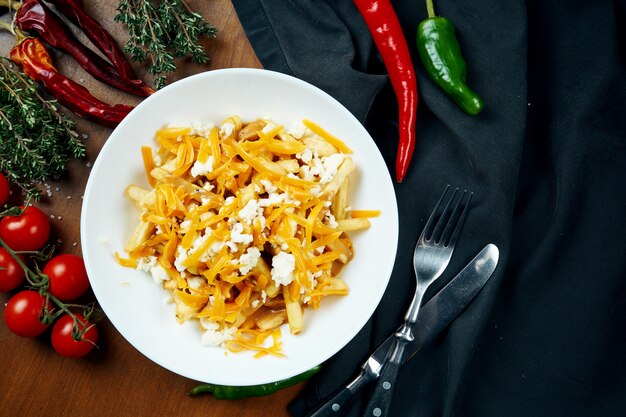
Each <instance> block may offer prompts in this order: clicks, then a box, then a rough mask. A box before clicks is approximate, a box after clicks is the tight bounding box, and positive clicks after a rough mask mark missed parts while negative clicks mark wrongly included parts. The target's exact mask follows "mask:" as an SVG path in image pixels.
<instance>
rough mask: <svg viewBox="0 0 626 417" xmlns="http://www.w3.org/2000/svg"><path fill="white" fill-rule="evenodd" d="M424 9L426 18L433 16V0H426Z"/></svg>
mask: <svg viewBox="0 0 626 417" xmlns="http://www.w3.org/2000/svg"><path fill="white" fill-rule="evenodd" d="M426 10H428V18H429V19H432V18H433V17H435V16H436V15H435V6H433V0H426Z"/></svg>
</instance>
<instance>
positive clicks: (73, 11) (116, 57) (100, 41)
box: [48, 0, 137, 79]
mask: <svg viewBox="0 0 626 417" xmlns="http://www.w3.org/2000/svg"><path fill="white" fill-rule="evenodd" d="M48 2H49V3H52V4H54V5H55V6H56V7H57V9H58V10H60V11H61V12H62V13H63V15H64V16H65V17H67V18H68V19H69V20H70V21H71V22H72V23H74V24H75V25H76V26H77V27H79V28H80V29H82V30H83V32H84V33H85V35H87V37H88V38H89V40H90V41H91V42H92V43H93V44H94V45H95V46H96V48H98V49H99V50H100V51H101V52H102V53H103V54H104V55H105V56H106V57H107V58H108V59H109V61H111V63H112V64H113V66H114V67H115V68H116V69H117V72H118V73H119V74H120V76H121V77H123V78H128V79H136V78H137V76H136V75H135V71H134V70H133V68H132V67H131V65H130V62H128V60H127V59H126V56H125V55H124V53H123V52H122V50H121V49H120V47H119V46H118V45H117V42H116V41H115V39H114V38H113V37H112V36H111V34H110V33H109V32H107V30H106V29H105V28H104V27H102V25H101V24H100V23H98V22H97V21H96V20H95V19H93V18H92V17H91V16H90V15H89V14H88V13H87V11H86V10H85V8H84V6H83V2H82V1H81V0H48Z"/></svg>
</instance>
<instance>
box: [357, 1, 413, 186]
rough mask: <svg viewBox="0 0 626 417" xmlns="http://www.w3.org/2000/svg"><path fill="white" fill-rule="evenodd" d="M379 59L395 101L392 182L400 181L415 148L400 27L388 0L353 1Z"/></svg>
mask: <svg viewBox="0 0 626 417" xmlns="http://www.w3.org/2000/svg"><path fill="white" fill-rule="evenodd" d="M353 1H354V4H355V5H356V7H357V8H358V9H359V12H360V13H361V15H362V16H363V19H364V20H365V23H366V24H367V27H368V28H369V30H370V33H371V34H372V38H373V39H374V43H375V44H376V47H377V48H378V51H379V52H380V55H381V56H382V58H383V62H384V63H385V67H386V68H387V72H388V73H389V78H390V79H391V85H392V86H393V89H394V91H395V93H396V97H397V99H398V113H399V114H398V131H399V142H398V154H397V156H396V180H397V181H398V182H402V180H403V179H404V176H405V175H406V172H407V170H408V168H409V165H410V163H411V158H412V156H413V150H414V149H415V118H416V114H417V101H418V98H417V81H416V78H415V69H414V68H413V61H412V60H411V55H410V53H409V47H408V45H407V42H406V39H405V37H404V33H403V32H402V27H401V26H400V22H399V20H398V16H397V15H396V12H395V10H394V9H393V6H392V5H391V2H390V1H389V0H353Z"/></svg>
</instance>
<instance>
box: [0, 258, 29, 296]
mask: <svg viewBox="0 0 626 417" xmlns="http://www.w3.org/2000/svg"><path fill="white" fill-rule="evenodd" d="M20 259H21V260H22V262H23V261H24V258H22V257H21V256H20ZM25 276H26V274H25V273H24V270H23V269H22V267H21V266H20V264H18V263H17V261H16V260H15V259H13V257H12V256H11V254H10V253H9V252H7V250H6V249H4V248H1V247H0V292H9V291H13V290H14V289H16V288H17V287H19V286H20V284H21V283H22V281H24V277H25Z"/></svg>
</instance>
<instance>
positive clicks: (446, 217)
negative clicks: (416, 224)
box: [429, 188, 463, 244]
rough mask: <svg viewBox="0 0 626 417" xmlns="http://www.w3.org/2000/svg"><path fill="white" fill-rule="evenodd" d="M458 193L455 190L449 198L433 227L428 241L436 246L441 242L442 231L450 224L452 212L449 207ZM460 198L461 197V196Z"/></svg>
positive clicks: (457, 190)
mask: <svg viewBox="0 0 626 417" xmlns="http://www.w3.org/2000/svg"><path fill="white" fill-rule="evenodd" d="M458 192H459V189H458V188H456V189H455V190H454V192H453V193H452V196H450V199H449V200H448V203H447V204H446V206H445V207H444V209H443V211H442V212H441V215H440V216H439V220H437V225H436V226H435V230H433V233H432V235H431V237H430V239H429V240H432V241H434V242H435V243H436V244H439V242H440V241H441V237H442V236H443V231H444V229H445V226H446V224H447V223H448V222H450V219H451V218H452V217H451V216H452V214H453V211H451V210H450V206H451V205H452V203H453V202H454V200H455V199H456V194H457V193H458ZM461 198H463V197H462V196H461Z"/></svg>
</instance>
